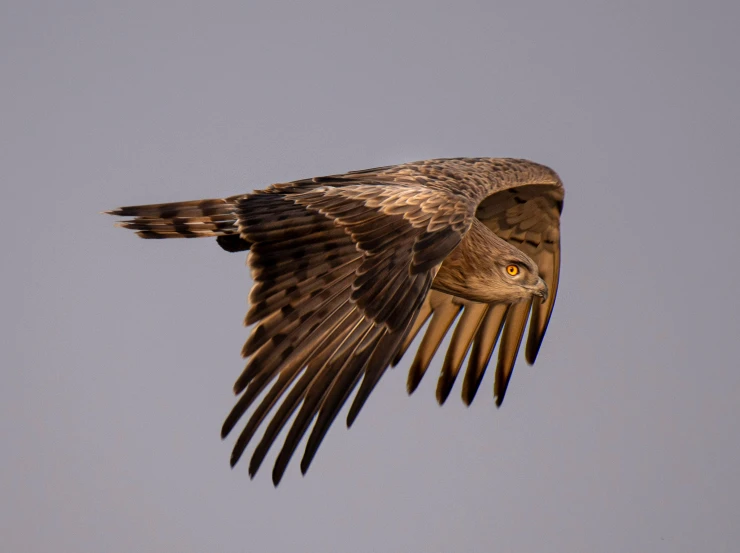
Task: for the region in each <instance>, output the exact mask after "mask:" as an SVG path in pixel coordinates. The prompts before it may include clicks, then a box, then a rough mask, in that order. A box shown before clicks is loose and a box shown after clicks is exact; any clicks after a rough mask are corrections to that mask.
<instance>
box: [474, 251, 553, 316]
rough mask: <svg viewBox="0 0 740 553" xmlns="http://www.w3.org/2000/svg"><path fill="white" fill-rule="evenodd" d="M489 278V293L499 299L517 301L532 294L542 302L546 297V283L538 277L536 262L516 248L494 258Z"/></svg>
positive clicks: (525, 298)
mask: <svg viewBox="0 0 740 553" xmlns="http://www.w3.org/2000/svg"><path fill="white" fill-rule="evenodd" d="M507 245H508V244H507ZM489 278H490V280H489V287H490V288H491V293H492V294H494V295H495V296H498V297H499V301H501V300H503V301H508V302H510V303H517V302H520V301H525V300H529V299H530V298H531V297H533V296H536V297H539V298H541V299H542V301H543V302H544V301H545V300H546V299H547V294H548V289H547V284H545V281H544V280H542V277H540V274H539V269H538V268H537V264H536V263H535V262H534V261H533V260H532V259H531V258H530V257H529V256H528V255H526V254H525V253H523V252H522V251H521V250H518V249H517V248H514V247H512V248H511V250H509V251H505V252H503V255H500V256H499V257H497V258H496V259H495V260H494V263H493V264H492V266H491V271H490V272H489Z"/></svg>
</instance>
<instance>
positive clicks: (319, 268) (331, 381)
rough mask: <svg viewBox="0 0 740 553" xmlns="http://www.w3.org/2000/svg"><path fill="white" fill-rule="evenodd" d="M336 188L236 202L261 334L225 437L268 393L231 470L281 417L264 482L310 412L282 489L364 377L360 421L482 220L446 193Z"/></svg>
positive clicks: (285, 188)
mask: <svg viewBox="0 0 740 553" xmlns="http://www.w3.org/2000/svg"><path fill="white" fill-rule="evenodd" d="M332 179H334V180H332ZM337 179H338V178H336V177H334V178H325V179H314V180H312V181H310V182H309V181H303V182H301V181H299V182H296V183H291V184H287V185H277V186H273V187H271V188H270V189H268V190H267V192H266V193H256V194H252V195H248V196H245V197H242V198H240V199H239V200H238V201H237V207H236V214H237V217H238V228H239V235H240V237H241V238H242V239H244V240H246V241H247V242H248V243H249V244H251V250H250V254H249V266H250V267H251V271H252V276H253V278H254V282H255V284H254V287H253V288H252V291H251V294H250V302H251V305H252V307H251V309H250V310H249V313H248V314H247V317H246V321H245V322H246V324H255V326H254V328H253V330H252V332H251V335H250V337H249V339H248V340H247V342H246V344H245V345H244V348H243V351H242V353H243V355H244V356H245V357H249V361H248V363H247V365H246V368H245V369H244V372H243V373H242V375H241V376H240V377H239V379H238V380H237V382H236V384H235V386H234V390H235V392H236V393H237V394H241V396H240V398H239V400H238V401H237V403H236V405H235V406H234V408H233V410H232V411H231V413H230V414H229V416H228V417H227V419H226V421H225V423H224V426H223V429H222V435H223V436H226V435H227V434H228V433H229V432H230V431H231V430H232V429H233V427H234V426H235V425H236V423H237V422H238V421H239V420H240V418H241V417H242V416H243V415H244V414H245V413H246V411H247V410H248V409H249V407H250V406H251V405H252V404H253V402H254V401H255V400H256V399H257V397H258V396H260V395H261V394H262V393H263V392H265V393H264V395H263V396H262V397H261V401H260V402H259V403H258V404H257V406H256V408H255V409H254V411H253V412H252V413H251V415H250V418H249V419H248V421H247V423H246V426H245V428H244V429H243V430H242V432H241V434H240V435H239V437H238V439H237V441H236V444H235V446H234V450H233V453H232V458H231V463H232V465H233V464H235V463H236V462H237V461H238V460H239V458H240V457H241V455H242V453H243V452H244V450H245V448H246V446H247V444H248V443H249V442H250V440H251V439H252V437H253V436H254V434H255V432H256V430H257V428H258V427H260V425H261V423H262V422H263V421H265V420H266V419H267V418H268V416H270V415H271V413H272V415H271V416H272V418H271V419H270V421H269V423H268V424H267V427H266V430H265V432H264V435H263V436H262V439H261V441H260V442H259V443H258V445H257V446H256V449H255V451H254V453H253V455H252V459H251V462H250V466H249V472H250V475H254V474H255V473H256V471H257V470H258V468H259V466H260V464H261V463H262V461H263V459H264V457H265V455H266V453H267V451H268V449H269V448H270V446H271V445H272V443H273V442H274V441H275V439H276V438H277V436H278V434H279V433H280V431H281V429H282V428H283V427H284V426H285V424H286V423H287V421H288V420H289V418H290V417H291V416H292V414H293V413H294V412H295V411H296V410H297V409H298V408H299V407H300V409H299V410H298V414H297V415H296V418H295V420H294V422H293V424H292V426H291V428H290V430H289V431H288V435H287V438H286V440H285V443H284V445H283V447H282V450H281V451H280V453H279V454H278V457H277V461H276V463H275V467H274V470H273V482H274V483H275V484H277V483H278V482H279V481H280V479H281V477H282V475H283V472H284V470H285V468H286V466H287V464H288V461H289V460H290V458H291V456H292V454H293V452H294V451H295V449H296V447H297V445H298V443H299V441H300V440H301V438H302V436H303V435H304V433H305V432H306V431H307V429H308V427H309V426H310V425H311V423H312V421H314V420H315V424H314V426H313V429H312V430H311V433H310V436H309V439H308V443H307V446H306V450H305V453H304V456H303V460H302V462H301V470H302V471H303V472H305V471H306V470H307V469H308V466H309V464H310V463H311V460H312V458H313V456H314V454H315V452H316V450H317V448H318V447H319V445H320V443H321V441H322V439H323V437H324V435H325V433H326V431H327V430H328V428H329V426H330V425H331V423H332V421H333V420H334V418H335V417H336V415H337V413H338V412H339V410H340V409H341V407H342V406H343V404H344V403H345V401H346V400H347V398H348V396H349V395H350V393H351V392H352V391H353V389H354V388H355V387H356V386H357V384H358V382H359V381H360V380H361V379H362V383H361V384H360V387H359V391H358V393H357V395H356V397H355V399H354V402H353V403H352V406H351V408H350V411H349V415H348V418H347V423H348V424H349V425H351V424H352V422H353V421H354V419H355V418H356V416H357V414H358V412H359V411H360V409H361V407H362V406H363V404H364V403H365V401H366V399H367V397H368V396H369V394H370V393H371V392H372V390H373V388H374V387H375V385H376V383H377V382H378V380H379V379H380V377H381V376H382V375H383V373H384V372H385V370H386V368H387V366H388V364H389V363H390V361H391V359H392V357H393V355H394V354H395V353H396V352H397V351H398V349H399V347H400V345H401V341H402V340H403V338H404V336H405V335H406V333H407V330H408V328H409V326H410V324H411V322H412V321H413V320H414V317H415V316H416V314H417V312H418V311H419V308H420V307H421V305H422V303H423V302H424V299H425V297H426V296H427V292H428V291H429V289H430V287H431V284H432V280H433V279H434V276H435V274H436V272H437V270H438V269H439V265H440V264H441V263H442V261H443V260H444V258H445V257H446V256H447V255H448V254H449V253H450V252H451V251H452V250H453V249H454V248H455V247H456V246H457V245H458V243H459V242H460V240H461V238H462V236H463V234H464V233H465V232H466V230H467V228H468V227H469V226H470V223H471V221H472V218H473V217H474V209H475V204H472V205H471V204H470V203H469V202H467V201H466V200H465V199H464V198H461V197H457V196H454V195H452V194H450V193H447V192H445V191H439V190H431V189H427V188H420V187H410V186H405V185H403V184H398V183H390V184H388V183H382V182H366V181H362V180H360V181H358V180H357V179H355V180H353V181H351V182H350V183H348V182H345V181H342V180H341V179H339V180H337ZM268 386H270V388H269V390H267V391H265V390H266V388H267V387H268ZM278 404H279V405H278ZM273 408H276V410H275V411H274V412H272V411H273Z"/></svg>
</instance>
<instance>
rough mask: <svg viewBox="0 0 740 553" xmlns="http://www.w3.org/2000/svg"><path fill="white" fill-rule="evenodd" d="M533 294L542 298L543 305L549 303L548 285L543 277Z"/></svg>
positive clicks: (538, 281)
mask: <svg viewBox="0 0 740 553" xmlns="http://www.w3.org/2000/svg"><path fill="white" fill-rule="evenodd" d="M533 293H534V295H535V296H539V297H540V298H542V303H545V302H546V301H547V293H548V290H547V284H545V281H544V280H542V277H540V278H539V279H538V280H537V284H536V285H535V286H534V290H533Z"/></svg>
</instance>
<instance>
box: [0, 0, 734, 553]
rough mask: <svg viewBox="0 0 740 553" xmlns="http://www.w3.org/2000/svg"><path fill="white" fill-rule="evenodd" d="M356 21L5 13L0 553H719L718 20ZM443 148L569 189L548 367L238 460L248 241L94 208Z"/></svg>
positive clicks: (383, 387)
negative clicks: (497, 397)
mask: <svg viewBox="0 0 740 553" xmlns="http://www.w3.org/2000/svg"><path fill="white" fill-rule="evenodd" d="M309 4H310V5H309ZM348 4H349V3H346V2H336V3H329V2H311V3H308V2H305V3H298V2H296V3H290V4H289V3H282V4H281V3H279V2H275V1H270V2H253V1H252V2H229V3H213V2H208V3H202V4H201V5H198V4H196V3H192V2H178V3H174V2H171V3H163V2H150V1H147V2H126V3H120V2H117V3H111V4H110V5H108V6H106V5H104V4H103V3H101V2H89V3H88V2H76V1H67V2H53V3H52V2H49V3H43V2H25V1H24V2H20V1H15V2H12V1H11V2H8V1H6V2H3V3H2V5H0V74H1V75H2V86H0V110H1V111H0V185H2V193H3V196H2V197H3V217H2V218H1V219H0V221H1V222H0V225H2V228H3V232H2V233H0V240H2V252H3V262H2V264H1V266H2V268H1V269H0V275H1V276H2V282H3V287H2V291H1V292H0V294H2V306H3V308H2V315H1V316H0V325H2V328H1V329H0V330H2V332H1V333H0V335H1V336H2V337H3V341H4V344H5V345H4V347H3V348H2V353H0V356H2V357H1V364H2V386H0V440H1V441H0V443H2V447H3V449H2V455H0V549H2V550H3V551H13V552H26V551H28V552H39V551H65V552H66V551H69V552H75V553H82V552H100V551H105V552H118V551H120V552H131V551H176V552H178V553H184V552H191V551H192V552H204V551H219V552H228V551H265V552H273V551H274V552H281V551H293V550H300V551H307V552H314V551H315V552H326V551H340V552H346V551H353V552H364V551H368V552H370V551H385V552H395V551H404V552H407V551H424V552H437V551H439V552H447V551H453V550H454V551H504V552H527V551H533V552H534V551H537V552H540V551H563V552H572V551H599V552H601V551H614V552H620V553H622V552H633V551H634V552H644V551H655V552H662V551H666V552H694V551H713V552H714V551H717V552H722V551H727V552H729V551H736V548H737V543H738V541H739V540H740V526H739V525H738V520H739V515H740V499H738V498H739V497H740V468H738V467H740V430H739V428H738V425H739V424H740V422H739V421H740V402H739V401H738V392H739V391H740V371H738V353H740V351H739V349H740V346H739V345H738V337H739V336H740V316H739V315H738V312H739V311H740V310H739V309H738V308H739V307H740V300H738V290H737V288H738V286H737V279H738V274H740V262H739V261H738V256H737V255H733V254H734V253H736V252H737V251H738V248H739V247H738V239H740V230H739V229H738V225H737V223H736V220H737V210H738V202H740V191H739V190H740V188H739V186H738V171H737V169H736V167H737V156H738V153H739V152H740V103H738V98H740V69H739V68H738V62H737V60H738V52H739V51H740V43H739V42H738V39H737V28H738V24H740V17H739V16H740V8H739V7H738V4H737V2H733V1H730V0H727V1H725V2H721V1H714V2H712V1H707V2H693V3H690V2H681V1H651V2H644V1H640V2H638V1H635V2H613V1H585V0H584V1H563V2H551V1H546V0H541V1H539V2H520V1H511V2H482V1H481V2H477V3H476V2H467V3H464V2H450V3H449V4H447V5H445V4H440V3H435V2H417V3H403V2H395V1H394V2H392V3H388V4H383V3H379V2H377V1H373V2H364V3H362V5H360V4H359V3H352V4H354V5H352V6H350V5H348ZM440 156H444V157H450V156H515V157H526V158H530V159H533V160H535V161H538V162H541V163H545V164H547V165H550V166H551V167H553V168H554V169H555V170H556V171H558V172H559V174H560V176H561V177H562V178H563V180H564V182H565V184H566V190H567V194H566V201H565V211H564V214H563V228H562V239H563V271H562V279H561V288H560V292H559V295H558V302H557V306H556V309H555V314H554V318H553V321H552V323H551V325H550V329H549V331H548V335H547V338H546V340H545V343H544V346H543V349H542V351H541V353H540V357H539V359H538V362H537V365H536V367H534V368H533V367H529V366H527V365H525V364H524V362H523V359H520V362H519V364H518V366H517V370H516V374H515V375H514V378H513V380H512V383H511V386H510V387H509V391H508V394H507V397H506V401H505V403H504V405H503V407H502V408H501V409H498V410H497V409H496V408H495V407H494V404H493V399H492V392H491V390H492V380H493V378H492V374H491V373H492V371H489V373H488V374H487V377H486V379H485V380H484V383H483V385H482V388H481V391H480V392H479V394H478V396H477V398H476V401H475V403H474V405H473V406H472V407H471V408H469V409H467V408H465V407H464V406H463V405H462V402H461V401H460V400H459V391H460V383H459V382H458V384H457V386H456V387H455V389H454V390H453V394H452V395H453V397H451V398H450V400H449V401H448V402H447V404H446V405H445V406H444V407H443V408H440V407H438V406H437V404H436V401H435V399H434V387H435V383H436V377H435V376H434V375H433V374H430V375H427V377H426V379H425V380H424V381H423V382H422V384H421V386H420V389H419V390H418V391H417V392H416V394H415V395H414V396H412V397H411V398H408V397H407V396H406V392H405V380H406V374H405V369H406V368H407V367H408V364H409V359H408V358H407V359H406V360H405V361H404V363H403V364H402V365H401V367H399V368H397V369H395V370H394V371H391V372H389V373H388V374H386V376H385V377H384V378H383V379H382V381H381V382H380V384H379V386H378V388H377V389H376V391H375V392H374V394H373V396H372V397H371V398H370V400H369V402H368V404H367V406H366V407H365V409H364V410H363V412H362V414H361V416H360V417H359V419H358V421H357V423H356V425H355V426H354V427H353V428H352V429H351V430H350V431H347V430H346V429H345V428H344V424H343V418H344V417H343V416H342V415H340V419H339V420H338V421H337V422H338V423H339V424H336V425H335V426H334V427H333V428H332V430H331V431H330V432H329V434H328V436H327V438H326V440H325V442H324V444H323V446H322V448H321V450H320V451H319V453H318V455H317V457H316V459H315V461H314V463H313V465H312V467H311V470H310V471H309V473H308V475H307V477H305V478H301V476H300V472H299V470H298V465H297V463H295V460H294V463H293V464H292V465H291V466H290V467H289V469H288V472H287V474H286V477H285V478H284V479H283V482H282V483H281V485H280V487H279V488H278V489H274V488H273V486H272V483H271V482H270V477H269V476H270V471H269V470H264V469H265V468H268V467H267V465H266V466H265V467H263V470H262V471H261V472H260V473H259V474H258V475H257V477H256V478H255V480H254V481H250V479H249V476H248V474H247V463H242V464H241V465H239V466H237V468H236V469H235V470H233V471H232V470H230V469H229V466H228V459H229V454H230V451H231V445H232V441H227V442H225V443H223V442H221V440H220V438H219V430H220V426H221V422H222V420H223V417H224V416H225V415H226V413H227V412H228V411H229V409H230V408H231V406H232V403H233V397H232V394H231V386H232V384H233V381H234V380H235V378H236V376H237V375H238V374H239V373H240V371H241V369H242V366H243V362H242V360H241V359H240V357H239V351H240V348H241V345H242V343H243V341H244V339H245V338H246V330H245V329H244V328H243V327H242V326H241V320H242V318H243V316H244V313H245V310H246V297H247V293H248V289H249V285H250V283H249V279H248V275H247V271H246V270H245V268H244V255H243V254H231V255H230V254H227V253H225V252H223V251H221V250H220V249H219V248H218V247H217V246H216V244H215V243H214V242H213V241H211V240H200V241H198V240H190V241H183V240H180V241H158V242H145V241H142V240H138V239H137V238H135V237H134V236H133V235H132V233H130V232H124V231H122V230H119V229H115V228H113V226H112V223H113V220H112V219H111V218H106V217H104V216H102V215H99V214H98V212H99V211H101V210H104V209H110V208H113V207H116V206H119V205H127V204H136V203H153V202H160V201H175V200H189V199H198V198H203V197H217V196H222V195H227V194H235V193H240V192H247V191H250V190H252V189H254V188H260V187H263V186H265V185H268V184H270V183H272V182H277V181H284V180H290V179H295V178H301V177H310V176H314V175H322V174H328V173H335V172H341V171H345V170H349V169H361V168H366V167H373V166H378V165H387V164H391V163H398V162H403V161H412V160H416V159H425V158H431V157H440ZM440 365H441V359H437V361H436V362H435V363H434V365H433V369H435V370H433V372H436V370H438V369H439V367H440ZM274 455H275V452H274V451H273V452H272V453H271V455H270V456H269V457H268V461H269V464H270V465H271V461H272V459H274Z"/></svg>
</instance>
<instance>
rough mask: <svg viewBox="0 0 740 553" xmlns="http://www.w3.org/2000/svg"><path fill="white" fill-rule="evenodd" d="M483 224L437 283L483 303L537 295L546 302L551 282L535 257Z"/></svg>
mask: <svg viewBox="0 0 740 553" xmlns="http://www.w3.org/2000/svg"><path fill="white" fill-rule="evenodd" d="M481 226H482V225H475V224H474V225H473V228H472V229H471V232H469V233H468V235H466V236H465V238H464V239H463V241H464V242H465V245H464V246H463V247H458V248H457V249H456V250H455V251H454V252H452V253H451V254H450V255H449V256H448V258H447V259H446V260H445V262H444V263H443V265H442V268H441V269H440V271H439V273H438V274H437V278H436V279H435V281H434V285H433V286H434V287H435V288H437V289H439V290H442V291H444V292H447V293H451V294H453V295H456V296H459V297H461V298H466V299H469V300H471V301H477V302H482V303H518V302H520V301H527V300H529V299H530V298H532V297H533V296H536V297H539V298H541V299H542V301H545V300H546V299H547V294H548V289H547V284H545V281H544V280H542V278H541V277H540V275H539V269H538V267H537V264H536V263H535V262H534V260H532V258H531V257H529V256H528V255H527V254H525V253H524V252H523V251H521V250H520V249H518V248H516V247H514V246H513V245H512V244H510V243H509V242H507V241H506V240H504V239H502V238H500V237H498V236H496V235H495V234H494V233H493V232H491V231H489V230H488V229H484V230H481V229H480V227H481Z"/></svg>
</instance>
